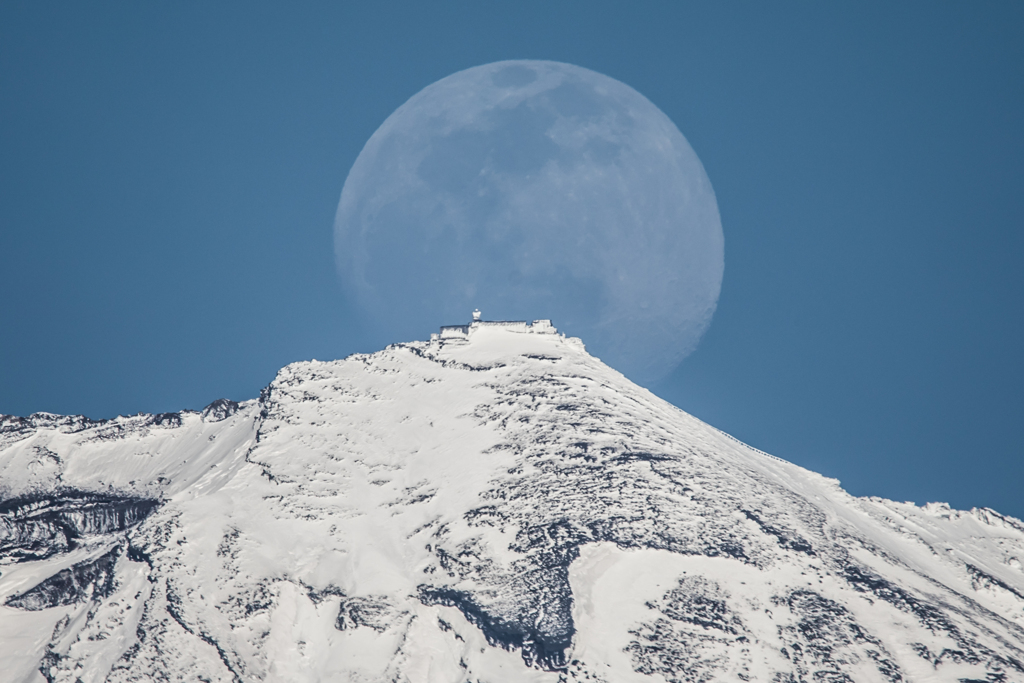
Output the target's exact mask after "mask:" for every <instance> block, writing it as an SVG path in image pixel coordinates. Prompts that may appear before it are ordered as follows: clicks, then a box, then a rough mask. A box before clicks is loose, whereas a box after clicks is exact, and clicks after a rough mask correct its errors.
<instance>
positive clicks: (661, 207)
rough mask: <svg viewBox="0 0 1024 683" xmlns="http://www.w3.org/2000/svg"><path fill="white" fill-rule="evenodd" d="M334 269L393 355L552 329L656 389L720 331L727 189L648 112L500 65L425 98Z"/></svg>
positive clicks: (351, 218)
mask: <svg viewBox="0 0 1024 683" xmlns="http://www.w3.org/2000/svg"><path fill="white" fill-rule="evenodd" d="M334 235H335V255H336V262H337V267H338V271H339V275H340V276H341V278H342V283H343V287H344V288H345V290H346V293H347V294H348V296H349V297H350V298H351V299H352V300H353V301H354V302H355V303H356V304H357V305H358V306H359V308H360V309H361V310H362V311H363V312H364V314H365V318H366V323H365V324H366V325H368V326H369V328H370V330H371V331H372V333H374V334H375V335H378V336H379V335H387V336H388V337H390V338H391V339H390V341H400V340H402V341H404V340H406V339H416V338H419V339H425V338H427V335H428V334H429V333H430V332H433V331H436V328H437V327H438V326H440V325H442V324H459V323H463V322H465V321H467V320H468V319H469V317H470V312H471V311H472V310H473V309H474V308H479V309H480V310H482V311H483V312H484V319H485V320H533V319H540V318H550V319H551V320H552V322H553V323H554V324H555V325H556V326H557V327H558V328H559V330H560V331H562V332H565V333H566V334H569V335H571V336H578V337H580V338H582V339H583V341H584V343H585V344H586V346H587V349H588V350H589V351H590V352H591V353H593V354H594V355H596V356H598V357H600V358H601V359H602V360H604V361H605V362H606V363H608V364H609V365H611V366H612V367H614V368H615V369H617V370H619V371H620V372H622V373H623V374H625V375H626V376H627V377H630V378H631V379H633V380H634V381H638V382H641V383H647V384H650V383H653V382H657V381H658V380H660V379H662V378H664V377H665V376H666V375H667V374H668V373H670V372H671V371H672V370H673V369H674V368H675V367H676V366H677V365H678V364H679V362H680V361H681V360H682V359H683V358H685V357H686V356H687V355H688V354H690V353H691V352H692V351H693V350H694V349H695V348H696V346H697V343H698V342H699V341H700V338H701V336H702V335H703V334H704V332H705V330H706V329H707V327H708V325H709V324H710V322H711V317H712V315H713V313H714V311H715V307H716V305H717V302H718V296H719V292H720V291H721V285H722V273H723V270H724V265H725V261H724V238H723V235H722V224H721V219H720V218H719V213H718V204H717V202H716V200H715V194H714V190H713V189H712V187H711V182H710V181H709V180H708V177H707V174H706V173H705V172H704V167H703V166H702V165H701V162H700V160H699V159H698V158H697V155H696V153H694V151H693V149H692V148H691V147H690V145H689V143H688V142H687V141H686V138H684V137H683V134H682V133H680V132H679V129H678V128H677V127H676V126H675V124H673V123H672V121H671V120H669V118H668V117H667V116H666V115H665V114H664V113H662V112H661V110H660V109H658V108H657V107H656V106H655V105H654V104H652V103H651V102H650V101H649V100H648V99H647V98H645V97H644V96H643V95H641V94H640V93H638V92H637V91H636V90H633V89H632V88H630V87H629V86H627V85H625V84H624V83H621V82H619V81H617V80H615V79H613V78H609V77H608V76H604V75H602V74H599V73H596V72H594V71H590V70H588V69H584V68H582V67H578V66H574V65H571V64H564V63H560V62H549V61H532V60H516V61H503V62H495V63H493V64H485V65H482V66H477V67H473V68H471V69H466V70H465V71H460V72H458V73H455V74H452V75H451V76H448V77H447V78H443V79H441V80H440V81H437V82H436V83H433V84H432V85H430V86H428V87H426V88H424V89H423V90H421V91H420V92H419V93H417V94H416V95H414V96H413V97H412V98H410V99H409V100H408V101H407V102H406V103H405V104H403V105H402V106H401V107H399V108H398V109H397V110H396V111H395V112H394V113H393V114H391V116H389V117H388V118H387V120H385V121H384V123H383V124H382V125H381V126H380V128H379V129H377V131H376V132H375V133H374V134H373V136H372V137H371V138H370V139H369V141H368V142H367V143H366V146H365V147H364V148H363V150H362V152H361V153H360V154H359V157H358V158H357V159H356V162H355V164H354V165H353V166H352V170H351V171H350V172H349V174H348V178H347V179H346V180H345V185H344V188H343V189H342V193H341V201H340V203H339V205H338V212H337V216H336V218H335V224H334Z"/></svg>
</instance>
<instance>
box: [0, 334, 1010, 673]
mask: <svg viewBox="0 0 1024 683" xmlns="http://www.w3.org/2000/svg"><path fill="white" fill-rule="evenodd" d="M533 327H535V328H536V330H533V328H531V327H524V328H523V329H519V328H516V327H509V326H497V325H486V324H483V325H477V326H476V327H473V328H472V331H471V333H470V334H468V335H466V336H464V337H462V338H451V339H449V338H438V339H434V340H432V341H430V342H411V343H407V344H396V345H393V346H390V347H388V348H387V349H385V350H383V351H381V352H378V353H376V354H368V355H367V354H360V355H355V356H352V357H349V358H347V359H345V360H342V361H333V362H320V361H309V362H302V363H295V364H292V365H289V366H287V367H285V368H283V369H282V370H281V371H280V372H279V373H278V376H277V377H276V379H275V380H274V382H273V383H272V384H271V385H270V386H269V387H267V389H266V390H265V391H264V392H263V394H262V395H261V398H260V399H259V400H258V401H255V400H254V401H247V402H244V403H241V404H238V405H237V406H236V405H234V404H229V402H228V403H224V404H218V405H216V406H213V407H211V409H209V410H207V411H204V412H203V413H195V412H188V411H185V412H182V413H178V414H174V415H164V416H148V415H137V416H131V417H121V418H117V419H116V420H112V421H108V422H99V423H94V422H90V421H87V420H84V419H83V418H63V417H61V416H54V415H48V414H39V415H36V416H31V417H30V418H3V419H0V425H2V428H0V492H2V501H6V503H3V502H2V501H0V505H6V506H7V507H0V602H3V601H6V600H7V599H9V598H11V597H15V596H20V595H23V594H25V593H27V592H31V591H32V590H35V587H36V586H38V585H41V584H42V582H44V581H46V580H48V579H49V577H53V576H54V575H56V574H57V573H58V572H59V571H61V570H62V569H68V568H71V567H79V566H83V563H84V564H88V563H89V562H90V561H94V560H96V558H98V557H99V556H101V555H103V554H104V553H106V552H109V551H110V550H111V549H118V548H121V549H122V550H121V551H119V552H120V554H119V555H118V559H117V565H116V572H117V582H116V586H115V587H114V589H113V590H112V592H110V593H109V594H103V592H104V591H102V590H100V589H99V588H97V587H95V586H92V587H85V588H82V590H81V594H80V595H79V597H78V598H77V599H76V602H75V603H74V604H70V605H63V606H62V605H55V606H53V607H49V608H47V609H42V610H38V611H25V610H22V609H17V608H15V607H13V606H7V605H5V606H0V642H2V643H3V648H2V649H0V671H4V672H7V673H5V676H13V678H12V679H11V680H25V681H41V680H44V679H43V677H42V674H40V673H39V672H38V671H39V670H40V669H42V670H43V671H45V674H46V676H47V677H49V680H51V681H76V680H77V679H81V680H82V681H83V682H88V681H102V680H110V681H122V680H123V681H128V680H151V679H153V678H155V677H156V676H157V674H158V673H159V675H160V676H164V677H166V678H167V679H168V680H182V681H184V680H198V679H200V678H205V679H206V680H211V681H212V680H225V681H227V680H234V681H237V680H242V681H257V680H262V681H296V682H298V681H319V680H351V681H385V680H388V681H390V680H409V681H452V682H455V681H469V680H473V681H477V680H479V681H552V682H554V681H564V680H579V681H582V680H588V681H647V680H650V681H675V680H678V681H698V680H700V681H711V680H729V681H733V680H737V679H740V680H759V681H760V680H763V681H773V680H791V681H798V680H815V679H821V678H825V679H827V680H855V681H858V683H859V682H860V681H874V680H879V681H883V680H884V681H896V680H903V681H912V680H913V681H918V680H919V681H927V680H957V679H959V678H966V679H978V680H982V679H986V677H988V679H989V680H1005V681H1021V680H1024V664H1022V663H1021V662H1024V569H1022V560H1024V524H1022V523H1021V522H1020V521H1018V520H1014V519H1012V518H1009V517H1005V516H1001V515H999V514H998V513H996V512H994V511H990V510H972V511H957V510H952V509H950V508H949V507H948V506H946V505H943V504H929V505H926V506H924V507H916V506H914V505H912V504H905V503H896V502H892V501H886V500H882V499H877V498H867V499H864V498H854V497H852V496H850V495H848V494H847V493H846V492H844V491H843V490H842V489H841V488H840V486H839V484H838V482H837V481H835V480H833V479H828V478H826V477H822V476H820V475H818V474H815V473H813V472H809V471H807V470H804V469H802V468H800V467H797V466H796V465H793V464H791V463H788V462H786V461H784V460H781V459H779V458H775V457H774V456H769V455H768V454H765V453H762V452H761V451H758V450H757V449H754V448H752V447H750V446H747V445H746V444H743V443H742V442H739V441H737V440H735V439H733V438H732V437H730V436H729V435H727V434H724V433H723V432H720V431H719V430H717V429H715V428H714V427H711V426H710V425H707V424H705V423H703V422H701V421H700V420H697V419H696V418H694V417H692V416H690V415H688V414H686V413H684V412H683V411H680V410H679V409H677V408H675V407H674V406H671V405H670V404H668V403H666V402H664V401H662V400H660V399H658V398H657V397H655V396H654V395H652V394H651V393H650V392H648V391H646V390H644V389H642V388H640V387H638V386H636V385H634V384H632V383H631V382H629V381H628V380H627V379H626V378H625V377H623V376H622V375H621V374H619V373H618V372H616V371H614V370H613V369H611V368H609V367H607V366H605V365H604V364H602V363H601V362H600V361H599V360H597V359H595V358H593V357H592V356H590V355H588V354H587V353H586V350H585V347H584V346H583V343H582V342H581V341H579V340H577V339H571V338H565V337H563V336H561V335H558V334H556V333H555V331H554V329H553V328H550V329H549V328H548V327H547V326H544V325H539V326H538V324H537V323H535V324H534V326H533ZM524 330H525V331H524ZM531 330H533V331H531ZM536 332H542V333H540V334H538V333H536ZM72 494H74V495H72ZM87 495H88V496H94V498H82V496H87ZM75 496H78V497H75ZM83 501H84V502H83ZM117 501H122V502H121V503H118V502H117ZM124 501H127V502H124ZM133 501H136V502H133ZM146 501H154V503H147V502H146ZM118 504H120V505H122V507H123V506H125V505H127V506H131V505H134V506H135V507H132V508H130V509H132V510H138V511H140V512H139V513H138V514H139V515H141V516H145V515H146V514H148V516H146V518H145V519H144V520H143V521H141V522H136V521H135V518H134V517H131V516H128V517H125V516H120V517H119V516H118V514H115V513H114V512H110V511H107V512H103V510H105V509H109V510H114V509H115V507H116V505H118ZM154 504H155V505H156V507H155V508H153V511H152V512H151V513H149V510H150V509H151V507H146V505H150V506H152V505H154ZM90 506H91V507H90ZM104 506H107V507H106V508H104ZM117 509H122V508H117ZM124 509H128V508H124ZM74 515H77V517H74ZM90 515H92V516H90ZM72 518H73V519H75V520H79V521H78V522H76V523H78V524H86V522H88V524H90V525H91V526H90V527H89V528H90V529H92V530H93V531H95V532H96V533H92V534H91V535H81V537H77V538H72V539H71V541H70V542H67V543H65V541H64V540H62V539H64V536H63V535H62V533H63V532H60V531H59V529H60V528H63V527H61V526H60V525H61V524H65V523H66V520H69V519H72ZM55 520H56V521H55ZM61 520H65V521H61ZM83 520H84V521H83ZM18 534H21V535H20V536H19V535H18ZM48 534H49V535H48ZM47 539H49V540H47ZM33 544H34V545H33ZM47 544H50V545H47ZM19 553H20V554H19ZM47 553H49V554H47ZM19 559H21V560H22V561H17V560H19ZM88 575H89V574H88V572H85V573H83V576H88ZM843 676H846V677H847V678H843ZM998 676H1003V677H1004V678H1003V679H998Z"/></svg>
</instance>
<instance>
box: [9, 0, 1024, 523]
mask: <svg viewBox="0 0 1024 683" xmlns="http://www.w3.org/2000/svg"><path fill="white" fill-rule="evenodd" d="M295 4H297V3H278V4H277V5H271V4H264V3H230V2H223V3H174V4H171V3H160V4H158V3H122V4H104V3H90V4H88V5H86V4H78V5H67V4H58V3H44V2H32V3H19V2H5V3H3V4H2V5H0V292H2V293H3V301H4V305H3V309H2V314H0V413H7V414H19V415H23V414H28V413H31V412H34V411H41V410H46V411H51V412H59V413H83V414H86V415H89V416H92V417H110V416H113V415H116V414H119V413H135V412H138V411H146V412H157V411H171V410H177V409H180V408H199V407H201V406H203V405H205V404H206V403H209V402H210V401H211V400H213V399H215V398H218V397H221V396H226V397H229V398H234V399H244V398H251V397H255V396H256V395H258V392H259V389H260V388H261V387H262V386H264V385H265V384H266V383H268V382H269V381H270V380H271V379H272V377H273V375H274V373H275V371H276V370H277V369H278V368H279V367H280V366H282V365H284V364H286V363H289V362H291V361H295V360H301V359H306V358H312V357H316V358H321V359H327V358H336V357H342V356H345V355H347V354H349V353H351V352H353V351H369V350H374V349H373V348H372V347H370V346H369V344H370V342H369V341H368V340H367V339H366V338H365V336H364V335H361V333H360V330H359V327H358V325H357V324H356V317H355V315H354V311H353V310H352V309H351V307H350V305H349V304H348V303H346V300H345V298H344V296H343V292H342V291H341V287H340V284H339V282H338V279H337V277H336V274H335V268H334V263H333V244H332V239H333V231H332V222H333V217H334V212H335V209H336V208H337V202H338V198H339V195H340V192H341V187H342V184H343V182H344V179H345V176H346V174H347V172H348V169H349V168H350V167H351V165H352V163H353V162H354V161H355V158H356V156H357V155H358V153H359V151H360V149H361V148H362V146H363V144H364V143H365V142H366V140H367V139H368V138H369V136H370V135H371V134H372V133H373V131H374V130H375V129H376V128H377V126H378V125H380V123H381V122H383V120H384V119H385V118H386V117H387V116H388V115H389V114H390V113H391V112H392V111H393V110H394V109H395V108H396V107H398V106H399V105H400V104H402V103H403V102H404V101H405V100H406V99H408V98H409V97H411V96H412V95H413V94H415V93H416V92H417V91H419V90H420V89H421V88H423V87H425V86H426V85H429V84H430V83H432V82H434V81H436V80H437V79H439V78H442V77H444V76H446V75H448V74H450V73H453V72H455V71H458V70H461V69H465V68H468V67H470V66H474V65H477V64H483V63H487V62H492V61H496V60H501V59H518V58H527V59H550V60H557V61H565V62H570V63H573V64H578V65H580V66H584V67H587V68H589V69H593V70H595V71H598V72H601V73H604V74H607V75H609V76H611V77H613V78H616V79H618V80H621V81H623V82H625V83H627V84H628V85H630V86H632V87H633V88H635V89H637V90H638V91H640V92H641V93H642V94H644V95H645V96H646V97H648V98H649V99H650V100H651V101H653V102H654V103H655V104H656V105H657V106H658V107H660V108H661V109H662V111H664V112H665V113H666V114H667V115H668V116H669V117H670V118H671V119H672V120H673V121H674V122H675V123H676V125H677V126H678V127H679V128H680V130H681V131H682V132H683V134H684V135H685V136H686V137H687V139H688V140H689V142H690V144H691V145H692V146H693V148H694V149H695V150H696V152H697V154H698V155H699V156H700V158H701V160H702V162H703V163H704V166H705V169H706V170H707V173H708V175H709V177H710V178H711V182H712V184H713V185H714V187H715V191H716V193H717V196H718V202H719V209H720V211H721V215H722V223H723V227H724V230H725V240H726V252H725V253H726V269H725V279H724V282H723V288H722V296H721V299H720V301H719V307H718V312H717V314H716V317H715V320H714V322H713V323H712V325H711V328H710V330H709V332H708V334H707V335H706V336H705V338H704V341H703V342H702V344H701V346H700V348H699V349H698V350H697V352H696V353H694V354H693V355H692V356H690V357H689V358H688V359H687V360H686V361H684V363H683V364H682V365H681V366H680V367H679V369H678V370H677V371H676V372H675V374H674V375H673V376H672V377H671V378H669V379H668V380H666V381H665V382H663V383H662V384H660V385H658V386H655V387H653V389H654V390H655V391H656V392H657V393H658V394H660V395H661V396H663V397H665V398H667V399H669V400H671V401H672V402H674V403H676V404H677V405H679V406H680V407H682V408H684V409H685V410H687V411H689V412H691V413H693V414H695V415H697V416H698V417H700V418H702V419H704V420H706V421H708V422H710V423H712V424H714V425H716V426H718V427H720V428H722V429H725V430H726V431H729V432H731V433H733V434H734V435H736V436H737V437H739V438H741V439H744V440H746V441H748V442H749V443H751V444H753V445H755V446H757V447H759V448H762V449H764V450H766V451H769V452H771V453H775V454H777V455H779V456H781V457H784V458H786V459H788V460H791V461H793V462H796V463H798V464H801V465H804V466H806V467H809V468H811V469H814V470H817V471H820V472H822V473H824V474H827V475H830V476H834V477H837V478H839V479H840V480H842V482H843V484H844V486H845V487H846V488H847V489H848V490H850V491H851V492H852V493H855V494H858V495H881V496H885V497H889V498H895V499H898V500H914V501H916V502H918V503H923V502H926V501H930V500H942V501H948V502H950V503H951V504H953V505H954V506H957V507H971V506H990V507H994V508H996V509H997V510H1000V511H1003V512H1006V513H1010V514H1013V515H1015V516H1018V517H1024V497H1022V496H1021V494H1020V490H1021V488H1022V486H1021V484H1022V482H1024V446H1022V443H1024V441H1022V437H1021V434H1020V424H1021V423H1022V418H1021V414H1022V412H1024V411H1022V409H1024V397H1022V396H1024V393H1022V391H1021V387H1022V386H1024V360H1022V358H1021V351H1022V348H1024V344H1022V331H1024V267H1022V265H1021V264H1022V262H1024V234H1022V229H1021V228H1022V218H1024V6H1022V5H1020V4H1014V3H1000V4H996V3H935V2H928V3H899V4H894V3H875V4H872V3H846V4H839V3H818V4H812V3H791V4H787V3H771V4H768V3H749V4H748V3H729V2H726V3H721V2H715V3H676V2H673V3H653V2H652V3H640V4H638V3H600V2H588V3H582V2H560V3H551V2H533V3H531V2H516V3H479V2H472V3H470V2H466V3H429V4H428V3H363V4H362V5H361V6H357V5H356V4H355V3H323V4H316V3H305V4H304V5H303V6H302V7H299V8H296V7H295V6H294V5H295ZM442 322H444V323H447V322H453V321H438V323H439V324H440V323H442ZM557 322H558V321H557V320H556V321H555V323H556V324H557Z"/></svg>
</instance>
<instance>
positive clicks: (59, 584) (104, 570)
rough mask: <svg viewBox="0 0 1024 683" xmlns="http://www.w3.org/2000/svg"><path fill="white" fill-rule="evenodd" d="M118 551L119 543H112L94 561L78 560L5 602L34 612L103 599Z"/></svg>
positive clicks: (111, 581) (110, 583)
mask: <svg viewBox="0 0 1024 683" xmlns="http://www.w3.org/2000/svg"><path fill="white" fill-rule="evenodd" d="M121 550H122V548H121V546H116V547H114V548H113V549H111V550H110V551H108V552H106V553H104V554H103V555H101V556H100V557H98V558H96V559H95V560H90V561H88V562H79V563H78V564H75V565H72V566H71V567H70V568H68V569H64V570H61V571H60V572H58V573H56V574H54V575H53V576H51V577H50V578H48V579H46V580H45V581H43V582H42V583H40V584H38V585H37V586H35V587H33V588H31V589H30V590H28V591H26V592H24V593H22V594H21V595H18V596H15V597H12V598H10V599H8V600H7V602H6V603H5V604H7V605H8V606H9V607H17V608H18V609H24V610H29V611H36V610H41V609H47V608H48V607H57V606H60V605H73V604H75V603H78V602H84V601H86V600H90V599H92V600H99V599H101V598H105V597H107V596H109V595H110V594H111V593H113V592H114V588H115V578H114V567H115V565H116V564H117V558H118V557H120V556H121Z"/></svg>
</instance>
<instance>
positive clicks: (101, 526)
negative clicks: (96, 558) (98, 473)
mask: <svg viewBox="0 0 1024 683" xmlns="http://www.w3.org/2000/svg"><path fill="white" fill-rule="evenodd" d="M159 504H160V503H159V501H156V500H152V499H146V498H135V497H130V496H112V495H102V494H94V493H87V492H84V491H63V492H56V493H53V494H49V495H36V496H23V497H20V498H16V499H12V500H6V501H3V502H2V503H0V561H2V562H10V561H18V562H24V561H30V560H39V559H44V558H47V557H51V556H53V555H55V554H59V553H63V552H67V551H69V550H73V549H74V548H75V547H77V545H78V542H79V539H81V538H82V537H83V536H87V535H90V536H91V535H98V534H110V533H114V532H118V531H124V530H126V529H128V528H129V527H131V526H134V525H135V524H138V523H139V522H140V521H142V520H143V519H145V518H146V517H147V516H149V514H150V513H152V512H153V510H155V509H156V508H157V507H158V506H159Z"/></svg>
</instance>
